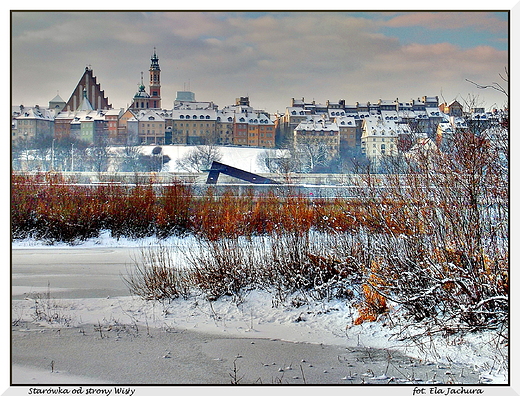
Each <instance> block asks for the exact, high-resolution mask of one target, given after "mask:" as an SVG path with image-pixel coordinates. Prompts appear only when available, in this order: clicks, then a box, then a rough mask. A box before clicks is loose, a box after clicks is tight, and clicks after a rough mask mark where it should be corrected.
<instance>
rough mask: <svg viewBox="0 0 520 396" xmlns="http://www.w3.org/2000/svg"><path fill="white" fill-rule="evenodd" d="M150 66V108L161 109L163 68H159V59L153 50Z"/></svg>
mask: <svg viewBox="0 0 520 396" xmlns="http://www.w3.org/2000/svg"><path fill="white" fill-rule="evenodd" d="M151 61H152V62H151V64H150V108H151V109H160V108H161V68H160V67H159V58H158V57H157V54H156V52H155V47H154V49H153V55H152V58H151Z"/></svg>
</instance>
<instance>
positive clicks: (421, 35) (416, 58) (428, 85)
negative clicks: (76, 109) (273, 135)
mask: <svg viewBox="0 0 520 396" xmlns="http://www.w3.org/2000/svg"><path fill="white" fill-rule="evenodd" d="M11 18H12V19H11V21H12V25H11V38H12V48H11V49H12V58H11V67H12V70H11V72H12V104H13V105H19V104H24V105H26V106H33V105H35V104H39V105H42V106H47V105H48V102H49V100H51V99H52V98H54V96H56V94H57V93H59V95H60V96H61V97H62V98H63V99H64V100H65V101H67V100H68V98H69V97H70V95H71V94H72V91H73V89H74V88H75V86H76V85H77V83H78V81H79V79H80V77H81V76H82V74H83V71H84V69H85V66H87V65H90V66H91V67H92V69H93V72H94V75H95V76H97V79H98V82H100V84H101V88H102V89H104V90H105V94H106V96H108V98H109V101H110V103H111V104H112V105H113V107H115V108H121V107H125V108H126V107H127V106H128V105H130V103H131V101H132V98H133V96H134V94H135V92H136V91H137V88H138V83H139V81H140V76H141V72H144V80H145V85H146V89H147V91H148V69H149V67H150V57H151V55H152V54H153V51H154V47H155V48H156V51H157V55H158V57H159V64H160V67H161V79H162V81H161V84H162V89H161V93H162V106H163V108H166V109H171V108H172V106H173V101H174V100H175V97H176V93H177V91H181V90H185V89H186V90H191V91H193V92H195V97H196V99H197V100H199V101H213V102H215V103H216V104H217V105H219V107H220V108H222V107H224V106H226V105H229V104H233V103H234V102H235V98H237V97H239V96H249V97H250V101H251V105H252V106H253V107H255V108H258V109H265V110H267V111H269V112H271V113H273V112H275V111H283V110H284V109H285V107H287V106H289V105H290V103H291V98H296V99H301V98H305V100H306V101H312V100H315V101H316V102H317V103H325V102H326V101H327V100H330V101H333V102H337V101H338V100H340V99H345V100H346V102H347V103H352V104H354V103H355V102H356V101H359V102H367V101H370V102H377V100H379V99H386V100H393V99H395V98H399V99H400V100H402V101H408V100H410V99H416V98H418V97H422V96H436V95H437V96H439V98H440V100H441V101H442V100H445V101H448V102H449V101H451V100H453V99H458V100H467V99H468V98H475V97H476V98H477V100H478V101H479V102H480V103H479V104H480V105H482V106H483V107H486V108H490V107H492V106H498V107H502V106H503V105H504V103H505V96H504V95H502V94H499V93H497V92H496V91H494V90H492V89H487V90H479V89H477V88H475V87H474V86H473V85H472V84H470V83H469V82H467V81H466V79H469V80H472V81H475V82H478V83H482V84H490V83H493V82H500V83H502V84H503V85H504V86H506V85H507V84H505V83H504V82H503V81H502V80H501V79H500V76H499V75H500V74H502V75H504V70H505V68H506V67H507V66H508V56H509V55H508V54H509V51H508V50H509V48H508V44H509V42H508V40H509V36H508V34H509V26H508V14H507V12H479V11H462V12H455V11H448V12H433V11H420V12H375V11H372V12H321V11H318V12H295V11H292V12H223V11H216V12H200V11H195V12H123V11H119V12H101V11H97V12H50V11H38V12H13V13H12V14H11Z"/></svg>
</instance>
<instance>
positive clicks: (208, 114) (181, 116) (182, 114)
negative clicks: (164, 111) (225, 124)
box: [171, 109, 217, 121]
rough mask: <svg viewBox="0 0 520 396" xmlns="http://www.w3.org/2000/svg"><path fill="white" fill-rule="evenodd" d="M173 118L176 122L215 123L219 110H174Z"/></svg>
mask: <svg viewBox="0 0 520 396" xmlns="http://www.w3.org/2000/svg"><path fill="white" fill-rule="evenodd" d="M171 117H172V118H173V119H174V120H209V121H215V120H216V119H217V110H213V109H201V110H197V109H181V110H173V111H172V113H171Z"/></svg>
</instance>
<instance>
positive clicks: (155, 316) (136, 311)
mask: <svg viewBox="0 0 520 396" xmlns="http://www.w3.org/2000/svg"><path fill="white" fill-rule="evenodd" d="M157 243H158V242H157V241H156V240H155V239H154V238H149V239H145V240H140V241H136V240H131V239H124V238H122V239H119V240H116V239H113V238H111V237H110V236H109V235H108V234H106V233H104V234H102V235H101V236H100V237H99V238H93V239H91V240H88V241H86V242H84V243H83V244H81V248H87V249H88V248H92V249H95V248H100V247H105V248H106V247H120V248H124V247H135V246H153V245H155V244H157ZM162 243H163V244H164V243H165V242H164V241H163V242H162ZM166 243H167V244H171V245H177V244H179V241H178V240H177V239H176V238H173V237H172V238H171V239H170V240H167V241H166ZM182 243H183V244H185V243H187V241H186V240H183V242H182ZM188 243H189V242H188ZM77 247H78V246H75V247H70V246H68V245H65V244H56V245H53V246H45V245H43V244H42V243H41V242H39V241H35V240H24V241H17V242H14V243H13V244H12V249H14V250H16V249H29V250H30V249H31V248H35V249H36V248H38V249H40V248H45V249H50V250H52V249H56V248H71V249H73V248H77ZM31 291H32V292H34V290H30V289H29V288H27V290H23V288H22V289H20V288H17V289H16V291H15V290H13V293H16V294H18V295H21V294H23V293H26V294H29V293H30V292H31ZM60 303H61V304H64V305H65V306H67V307H69V308H70V311H68V315H70V317H71V319H72V322H73V324H74V325H78V326H81V325H85V324H97V323H103V322H110V321H113V322H116V323H122V322H125V321H126V322H128V324H132V323H139V324H140V325H144V324H145V323H146V325H147V326H152V327H155V328H162V329H164V328H175V329H187V330H195V331H199V332H204V333H208V334H216V335H223V334H225V335H229V336H236V337H247V338H259V339H280V340H286V341H295V342H306V343H312V344H324V345H337V346H343V347H360V346H362V347H369V348H384V349H388V350H392V351H399V352H402V353H404V354H405V355H407V356H410V357H414V358H418V359H421V360H422V361H424V362H434V363H435V364H438V365H445V366H446V367H452V366H453V365H455V366H457V365H464V366H466V367H473V369H474V370H475V371H476V372H478V374H479V375H480V380H481V382H482V383H487V384H507V383H508V382H509V378H508V367H507V364H506V363H505V362H507V361H508V358H507V353H508V350H507V347H505V346H503V345H501V344H499V343H498V344H497V342H496V340H497V337H496V334H495V333H493V332H485V333H476V334H469V335H465V336H464V337H457V336H452V337H449V338H442V337H435V336H432V337H428V339H426V340H424V341H427V345H422V346H420V345H417V344H414V343H412V342H410V341H402V340H399V339H398V337H397V336H396V332H397V329H396V328H395V327H393V326H392V325H391V324H390V322H389V321H388V320H385V319H383V320H381V321H378V322H372V323H364V324H362V325H358V326H354V325H353V320H354V319H355V317H356V309H355V308H353V307H352V306H350V305H349V304H346V303H345V301H342V300H331V301H311V300H309V301H307V302H306V303H305V304H302V305H301V306H298V307H295V306H293V305H291V304H290V303H287V304H278V305H273V303H272V298H271V296H270V295H269V294H268V293H266V292H261V291H252V292H250V293H248V294H247V295H246V296H245V298H244V301H243V302H241V303H240V304H236V303H235V302H233V301H232V300H231V299H225V298H221V299H219V300H218V301H213V302H211V303H210V302H208V301H206V300H204V299H203V298H196V297H193V298H190V299H187V300H184V299H178V300H175V301H173V302H171V303H167V304H166V303H164V304H163V303H152V302H145V301H142V300H140V299H138V298H136V297H133V296H132V297H131V296H122V297H115V298H84V299H82V298H79V299H74V300H73V301H68V300H63V301H60ZM394 309H395V311H394V313H393V315H398V307H394ZM30 312H31V301H29V300H20V299H19V300H17V301H14V300H13V305H12V315H13V319H15V318H19V319H22V320H31V317H30Z"/></svg>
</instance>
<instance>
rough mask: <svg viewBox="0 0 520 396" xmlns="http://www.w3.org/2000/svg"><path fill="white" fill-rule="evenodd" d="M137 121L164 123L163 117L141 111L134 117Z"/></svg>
mask: <svg viewBox="0 0 520 396" xmlns="http://www.w3.org/2000/svg"><path fill="white" fill-rule="evenodd" d="M136 118H137V120H138V121H165V119H164V117H163V116H162V115H161V114H160V113H158V112H157V111H154V110H143V111H140V112H139V114H137V115H136Z"/></svg>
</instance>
